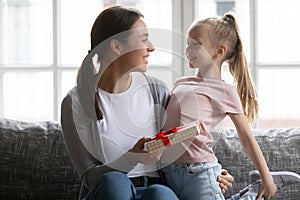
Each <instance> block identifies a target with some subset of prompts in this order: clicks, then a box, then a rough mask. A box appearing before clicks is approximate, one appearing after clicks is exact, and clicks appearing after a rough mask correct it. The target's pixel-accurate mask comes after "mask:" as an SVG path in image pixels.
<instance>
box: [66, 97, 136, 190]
mask: <svg viewBox="0 0 300 200" xmlns="http://www.w3.org/2000/svg"><path fill="white" fill-rule="evenodd" d="M61 125H62V132H63V137H64V141H65V145H66V147H67V150H68V153H69V156H70V158H71V161H72V163H73V166H74V168H75V169H76V171H77V173H78V174H79V176H80V179H81V180H82V182H83V184H84V185H85V186H86V187H87V188H89V187H90V186H92V185H93V184H94V183H95V182H96V181H97V179H98V178H99V177H100V176H102V175H103V174H104V173H106V172H108V171H115V170H116V169H115V168H113V167H110V166H114V165H119V163H122V164H123V166H124V171H130V170H131V169H133V166H131V165H130V164H129V163H128V162H127V161H126V159H125V158H124V156H121V157H120V158H119V159H117V160H116V161H114V162H113V163H109V164H106V165H103V164H102V163H101V162H100V161H98V160H97V159H96V158H94V157H93V156H92V155H91V154H90V153H89V152H88V150H87V149H86V148H85V147H84V145H83V143H82V142H81V140H80V138H79V135H78V133H77V130H76V127H75V124H74V119H73V112H72V97H71V96H70V95H67V96H66V97H65V98H64V100H63V102H62V106H61Z"/></svg>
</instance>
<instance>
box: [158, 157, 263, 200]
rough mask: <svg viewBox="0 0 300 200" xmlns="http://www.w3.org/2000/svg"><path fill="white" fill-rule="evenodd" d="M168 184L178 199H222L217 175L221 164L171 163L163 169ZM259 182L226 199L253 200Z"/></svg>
mask: <svg viewBox="0 0 300 200" xmlns="http://www.w3.org/2000/svg"><path fill="white" fill-rule="evenodd" d="M163 172H164V174H165V178H166V181H167V184H168V186H169V187H170V188H171V189H172V190H173V191H174V192H175V193H176V195H177V196H178V198H179V199H180V200H211V199H213V200H219V199H222V200H224V199H225V198H224V196H223V194H222V192H221V189H220V186H219V183H218V182H217V177H218V176H219V175H220V173H221V165H220V164H218V163H217V162H212V163H193V164H171V165H169V166H167V167H166V168H164V169H163ZM258 187H259V184H254V185H250V186H249V187H248V188H247V190H246V191H247V192H245V193H244V194H243V195H242V196H241V195H240V194H239V193H238V194H235V195H233V196H232V197H230V198H229V199H227V200H255V199H256V196H257V193H258Z"/></svg>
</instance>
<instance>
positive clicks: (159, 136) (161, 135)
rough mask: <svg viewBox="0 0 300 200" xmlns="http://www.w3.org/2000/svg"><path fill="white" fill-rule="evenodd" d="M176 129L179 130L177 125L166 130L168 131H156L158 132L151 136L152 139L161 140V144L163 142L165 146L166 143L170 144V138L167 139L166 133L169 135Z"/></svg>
mask: <svg viewBox="0 0 300 200" xmlns="http://www.w3.org/2000/svg"><path fill="white" fill-rule="evenodd" d="M178 130H179V128H178V127H175V128H173V129H171V130H168V131H160V132H158V133H157V134H156V137H155V138H153V140H159V139H161V140H162V142H163V144H164V145H165V146H168V145H170V140H169V138H168V135H170V134H171V133H175V132H177V131H178Z"/></svg>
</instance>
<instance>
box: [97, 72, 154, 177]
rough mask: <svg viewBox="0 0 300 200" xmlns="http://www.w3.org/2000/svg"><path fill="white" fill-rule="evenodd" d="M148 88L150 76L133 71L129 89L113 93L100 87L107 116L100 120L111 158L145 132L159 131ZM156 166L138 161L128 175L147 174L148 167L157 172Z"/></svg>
mask: <svg viewBox="0 0 300 200" xmlns="http://www.w3.org/2000/svg"><path fill="white" fill-rule="evenodd" d="M145 87H147V88H146V89H145ZM148 88H149V85H148V84H147V80H146V79H145V77H144V76H143V75H142V74H141V73H132V83H131V86H130V88H129V89H128V90H126V91H125V92H122V93H118V94H112V93H108V92H106V91H104V90H102V89H100V88H98V93H99V96H100V104H101V108H103V109H102V110H103V120H100V121H99V123H98V127H99V130H100V137H101V139H102V145H103V154H104V158H105V160H106V161H107V162H111V161H113V160H115V159H117V158H118V157H120V156H121V155H122V154H124V153H125V152H126V151H128V150H129V149H130V148H132V147H133V144H135V143H136V142H137V141H138V140H139V139H140V138H142V137H143V136H148V137H154V136H155V135H156V122H155V113H154V108H153V105H154V104H153V97H152V96H151V93H149V92H148ZM141 97H142V98H141ZM137 105H138V106H137ZM153 168H155V166H147V168H146V167H145V166H144V165H143V164H138V165H137V166H136V167H135V168H134V169H133V170H132V171H130V172H129V173H128V176H129V177H134V176H141V175H145V171H146V172H147V175H150V176H157V172H156V171H155V170H153Z"/></svg>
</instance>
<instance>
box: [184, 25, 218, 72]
mask: <svg viewBox="0 0 300 200" xmlns="http://www.w3.org/2000/svg"><path fill="white" fill-rule="evenodd" d="M209 31H210V27H209V26H208V25H205V24H200V25H199V24H198V25H196V26H194V27H192V28H191V29H190V30H189V32H188V38H187V47H186V56H187V59H188V61H189V66H190V67H191V68H199V70H205V69H208V68H209V67H211V66H212V65H213V58H212V57H213V54H214V48H213V47H212V44H211V39H210V37H209Z"/></svg>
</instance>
